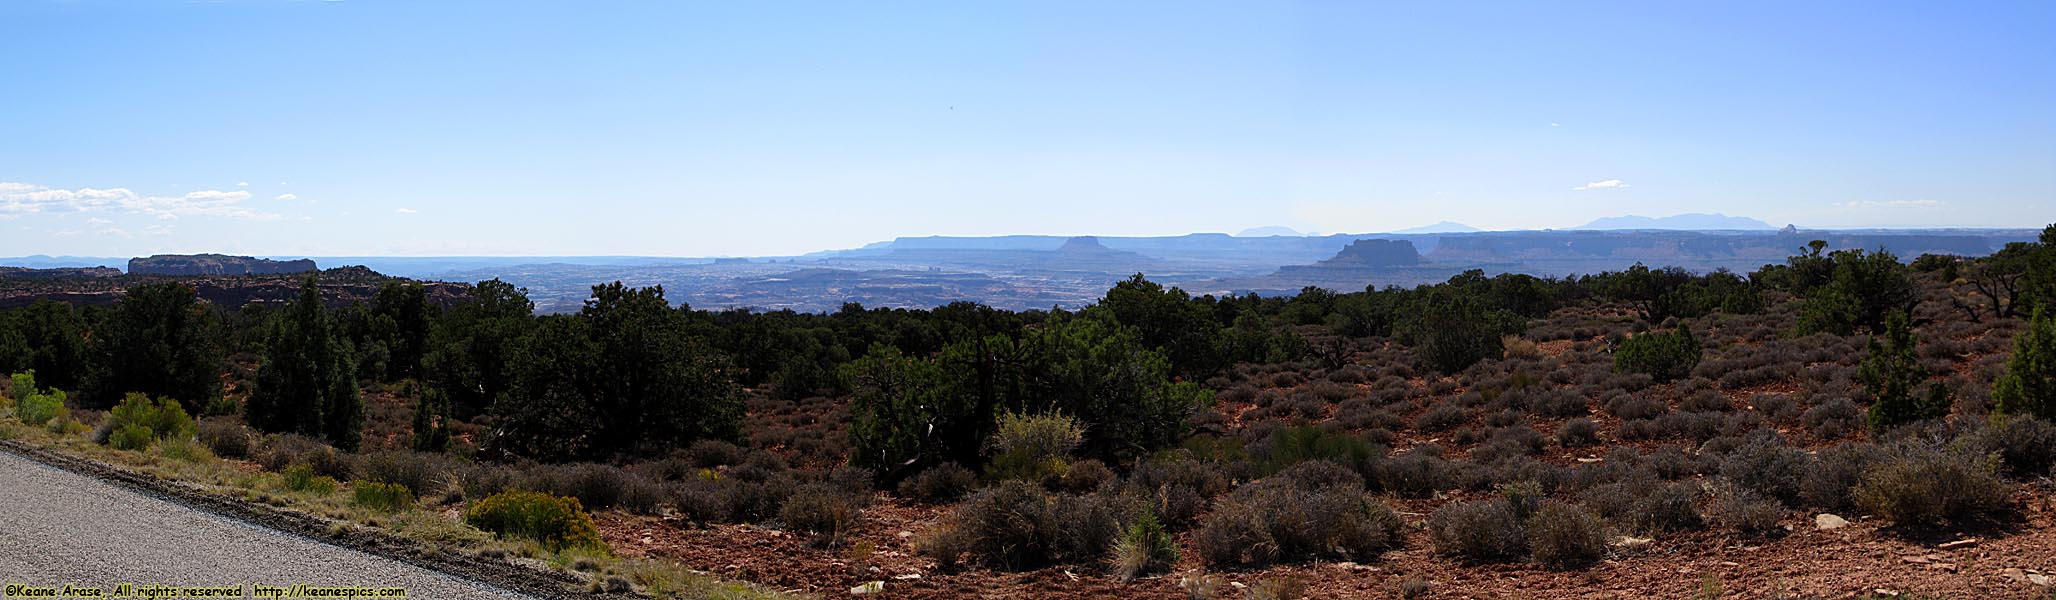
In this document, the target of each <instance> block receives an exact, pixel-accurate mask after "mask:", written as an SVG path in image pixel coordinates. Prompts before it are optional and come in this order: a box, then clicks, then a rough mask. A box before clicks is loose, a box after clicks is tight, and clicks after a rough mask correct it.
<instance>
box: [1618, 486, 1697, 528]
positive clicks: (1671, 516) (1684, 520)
mask: <svg viewBox="0 0 2056 600" xmlns="http://www.w3.org/2000/svg"><path fill="white" fill-rule="evenodd" d="M1629 513H1630V514H1632V515H1633V517H1632V519H1631V520H1632V522H1633V525H1634V527H1635V529H1636V530H1638V531H1643V532H1647V533H1665V532H1672V531H1690V530H1694V529H1698V528H1700V527H1701V526H1703V525H1704V524H1705V521H1704V520H1703V519H1701V518H1700V516H1699V487H1698V485H1696V484H1693V483H1691V482H1686V481H1678V482H1672V483H1667V484H1663V485H1659V486H1656V487H1654V488H1650V489H1649V490H1648V491H1647V493H1646V494H1644V495H1642V496H1641V497H1640V498H1639V499H1637V500H1635V502H1634V503H1633V505H1632V508H1631V509H1629Z"/></svg>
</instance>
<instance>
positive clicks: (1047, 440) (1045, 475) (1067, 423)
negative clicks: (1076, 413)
mask: <svg viewBox="0 0 2056 600" xmlns="http://www.w3.org/2000/svg"><path fill="white" fill-rule="evenodd" d="M1084 439H1085V429H1084V428H1083V427H1080V426H1079V425H1078V420H1077V419H1073V418H1071V417H1068V416H1064V415H1062V414H1047V415H1024V414H1016V413H1006V414H1002V415H1000V416H999V422H998V429H997V430H996V431H995V432H994V433H993V434H992V442H991V447H992V453H993V455H992V464H991V465H990V466H989V467H987V468H988V470H989V471H990V472H991V473H992V475H993V476H994V477H996V478H998V479H1018V480H1021V481H1032V482H1044V481H1048V480H1050V479H1053V478H1057V477H1062V476H1063V475H1064V472H1065V471H1067V470H1069V467H1070V463H1069V459H1070V456H1071V450H1073V449H1075V448H1077V447H1078V444H1079V443H1080V442H1082V441H1084Z"/></svg>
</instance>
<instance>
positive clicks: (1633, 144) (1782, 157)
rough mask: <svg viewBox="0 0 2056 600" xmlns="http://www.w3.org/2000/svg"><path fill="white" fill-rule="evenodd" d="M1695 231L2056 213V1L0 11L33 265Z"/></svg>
mask: <svg viewBox="0 0 2056 600" xmlns="http://www.w3.org/2000/svg"><path fill="white" fill-rule="evenodd" d="M1578 188H1584V189H1578ZM1683 212H1723V213H1727V214H1740V215H1747V216H1752V217H1757V218H1760V219H1763V220H1766V221H1770V222H1772V223H1774V224H1784V223H1798V224H1800V225H1802V226H1823V227H1852V226H2020V227H2039V226H2041V225H2043V224H2047V223H2050V222H2052V221H2056V3H2052V2H2040V1H2037V2H2019V3H1986V2H1964V3H1905V2H1884V1H1859V2H1813V1H1808V2H1692V3H1686V2H1619V3H1601V2H1507V3H1496V2H1494V3H1471V2H1335V3H1261V2H1221V3H1209V2H1184V1H1181V2H1163V3H1156V2H1113V3H1109V2H1076V3H1071V2H1051V1H1038V2H1026V3H999V2H936V3H903V2H827V3H809V2H723V3H685V2H568V1H567V2H507V1H494V2H426V1H411V0H410V1H399V0H393V1H366V0H347V1H341V2H333V1H331V2H321V1H287V0H226V1H220V2H183V1H158V0H78V1H46V0H0V256H13V255H23V254H37V253H41V254H81V255H107V256H124V255H135V254H147V253H154V252H200V251H219V252H235V253H251V254H309V255H365V254H372V255H384V254H390V255H449V254H479V255H566V254H642V255H678V256H706V255H766V254H786V253H800V252H806V251H811V250H819V249H825V248H838V247H854V246H857V245H861V244H863V243H866V242H870V241H877V240H884V239H890V238H892V237H896V236H908V235H937V234H943V235H984V234H1007V233H1042V234H1100V235H1165V234H1182V233H1189V232H1197V231H1225V232H1234V231H1238V230H1241V229H1243V228H1247V227H1254V226H1260V225H1287V226H1291V227H1294V228H1297V229H1300V230H1302V231H1308V230H1310V231H1319V232H1324V233H1326V232H1370V231H1383V230H1391V229H1399V228H1405V227H1411V226H1417V225H1423V224H1427V223H1432V222H1435V221H1440V220H1445V219H1448V220H1455V221H1461V222H1464V223H1468V224H1471V225H1475V226H1479V227H1486V228H1544V227H1570V226H1576V225H1579V224H1582V223H1584V222H1586V221H1589V220H1591V219H1593V218H1596V217H1601V216H1609V215H1619V214H1629V213H1634V214H1645V215H1668V214H1675V213H1683Z"/></svg>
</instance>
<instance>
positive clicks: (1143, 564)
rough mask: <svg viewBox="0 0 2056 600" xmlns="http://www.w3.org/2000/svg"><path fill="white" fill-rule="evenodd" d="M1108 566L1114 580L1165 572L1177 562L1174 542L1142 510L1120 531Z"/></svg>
mask: <svg viewBox="0 0 2056 600" xmlns="http://www.w3.org/2000/svg"><path fill="white" fill-rule="evenodd" d="M1108 562H1110V563H1112V565H1111V566H1112V568H1113V572H1114V577H1115V578H1118V579H1120V580H1121V581H1134V580H1135V578H1136V577H1139V576H1142V575H1147V574H1149V573H1155V572H1159V571H1166V570H1169V569H1170V568H1171V564H1172V563H1176V562H1178V542H1177V541H1176V540H1173V539H1171V534H1170V532H1169V531H1166V530H1165V529H1164V525H1163V524H1162V523H1159V522H1158V521H1157V518H1156V514H1154V513H1151V512H1149V511H1147V510H1144V511H1142V515H1141V516H1138V517H1136V518H1135V522H1134V523H1131V524H1129V525H1128V528H1127V529H1124V530H1122V531H1121V538H1120V539H1119V540H1116V541H1115V542H1114V550H1113V556H1112V557H1111V558H1110V559H1109V561H1108Z"/></svg>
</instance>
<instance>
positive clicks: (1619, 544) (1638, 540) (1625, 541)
mask: <svg viewBox="0 0 2056 600" xmlns="http://www.w3.org/2000/svg"><path fill="white" fill-rule="evenodd" d="M1655 542H1656V540H1655V539H1654V538H1644V537H1635V536H1632V535H1624V536H1621V537H1617V538H1614V539H1613V545H1614V547H1616V548H1640V547H1643V546H1647V545H1650V544H1653V543H1655Z"/></svg>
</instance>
